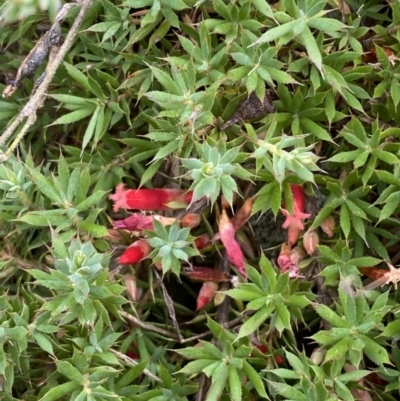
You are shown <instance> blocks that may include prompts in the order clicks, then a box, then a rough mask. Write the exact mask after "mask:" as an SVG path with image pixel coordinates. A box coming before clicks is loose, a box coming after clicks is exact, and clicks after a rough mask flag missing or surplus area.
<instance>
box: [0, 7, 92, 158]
mask: <svg viewBox="0 0 400 401" xmlns="http://www.w3.org/2000/svg"><path fill="white" fill-rule="evenodd" d="M93 1H94V0H83V1H81V2H80V3H68V6H69V7H68V8H67V9H68V10H69V8H71V6H80V7H81V9H80V11H79V14H78V16H77V17H76V19H75V21H74V23H73V25H72V27H71V29H70V31H69V32H68V35H67V37H66V38H65V42H64V43H63V44H62V46H61V47H60V50H59V51H58V53H57V55H56V56H55V57H54V59H53V60H52V61H51V62H49V63H48V65H47V68H46V75H45V77H44V79H43V81H42V82H41V83H40V85H39V86H38V88H37V90H36V92H35V93H34V94H33V95H32V97H31V98H30V99H29V101H28V103H27V104H26V105H25V106H24V108H23V109H22V110H21V112H20V113H19V114H18V115H17V116H16V117H15V119H14V120H13V121H12V123H11V124H10V125H9V126H8V127H7V128H6V130H5V131H4V132H3V134H2V135H1V136H0V146H1V145H3V144H4V143H5V142H6V141H7V140H8V138H10V136H11V135H12V134H13V133H14V132H15V130H16V129H17V128H18V127H19V125H20V124H21V123H22V121H23V120H24V119H25V118H27V117H29V118H28V120H27V121H26V123H25V125H24V127H23V129H22V130H21V132H20V133H19V135H18V136H17V137H16V138H15V140H14V141H13V143H12V144H11V146H10V147H9V148H8V150H7V151H6V152H5V153H0V162H2V161H6V160H7V159H8V158H9V157H10V156H11V154H12V152H13V150H14V149H15V148H16V147H17V146H18V144H19V142H20V141H21V140H22V138H23V137H24V135H25V134H26V132H27V131H28V129H29V128H30V127H31V126H32V125H33V124H34V123H35V121H36V113H37V110H39V109H40V108H41V107H43V104H44V101H45V99H46V92H47V90H48V88H49V85H50V83H51V81H52V80H53V78H54V76H55V74H56V72H57V70H58V68H59V67H60V65H61V63H62V62H63V60H64V57H65V56H66V54H67V53H68V51H69V50H70V48H71V46H72V44H73V42H74V39H75V37H76V36H77V34H78V31H79V28H80V26H81V24H82V22H83V19H84V18H85V15H86V12H87V10H88V9H89V8H90V6H91V5H92V3H93ZM61 12H62V16H61V17H65V10H64V11H63V10H62V11H60V13H61ZM57 17H58V16H57ZM58 18H60V17H58ZM60 19H62V18H60ZM56 23H58V21H57V22H56Z"/></svg>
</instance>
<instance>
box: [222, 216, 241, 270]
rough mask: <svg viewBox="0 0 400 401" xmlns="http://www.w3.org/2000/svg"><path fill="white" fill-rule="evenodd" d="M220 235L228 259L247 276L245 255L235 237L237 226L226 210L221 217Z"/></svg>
mask: <svg viewBox="0 0 400 401" xmlns="http://www.w3.org/2000/svg"><path fill="white" fill-rule="evenodd" d="M219 237H220V239H221V241H222V243H223V244H224V246H225V249H226V255H227V257H228V260H229V261H230V262H231V263H232V264H233V265H234V266H235V267H237V269H238V270H239V273H240V274H242V275H243V276H245V277H247V273H246V270H245V265H244V255H243V252H242V249H241V248H240V245H239V244H238V242H237V241H236V239H235V228H234V227H233V225H232V223H231V221H230V220H229V217H228V215H227V214H226V212H225V210H223V211H222V214H221V217H220V219H219Z"/></svg>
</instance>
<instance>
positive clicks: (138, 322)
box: [119, 311, 179, 340]
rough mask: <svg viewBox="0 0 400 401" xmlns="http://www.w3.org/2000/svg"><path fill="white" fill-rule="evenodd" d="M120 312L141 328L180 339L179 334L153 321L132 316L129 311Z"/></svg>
mask: <svg viewBox="0 0 400 401" xmlns="http://www.w3.org/2000/svg"><path fill="white" fill-rule="evenodd" d="M119 314H120V315H121V316H122V317H124V318H125V319H127V320H129V321H130V322H132V323H133V324H135V325H136V326H138V327H140V328H141V329H144V330H148V331H153V332H154V333H158V334H161V335H162V336H166V337H170V338H173V339H174V340H179V336H178V335H177V334H175V333H171V332H170V331H167V330H164V329H161V328H159V327H157V326H154V325H153V324H151V323H145V322H142V321H141V320H140V319H138V318H136V317H135V316H132V315H131V314H129V313H127V312H123V311H122V312H120V313H119Z"/></svg>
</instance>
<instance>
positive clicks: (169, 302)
mask: <svg viewBox="0 0 400 401" xmlns="http://www.w3.org/2000/svg"><path fill="white" fill-rule="evenodd" d="M153 271H154V274H155V276H156V277H157V280H158V282H159V283H160V287H161V289H162V292H163V294H164V301H165V305H166V306H167V309H168V313H169V315H170V316H171V319H172V322H173V324H174V327H175V330H176V332H177V333H178V337H179V341H180V342H182V341H183V337H182V335H181V331H180V329H179V324H178V321H177V320H176V314H175V308H174V302H173V301H172V299H171V297H170V296H169V294H168V291H167V289H166V288H165V285H164V283H163V281H162V279H161V277H160V275H159V274H158V271H157V269H156V268H154V269H153Z"/></svg>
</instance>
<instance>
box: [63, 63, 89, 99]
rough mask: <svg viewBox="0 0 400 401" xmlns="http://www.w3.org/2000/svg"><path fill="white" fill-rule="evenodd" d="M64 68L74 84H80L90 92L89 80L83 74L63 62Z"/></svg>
mask: <svg viewBox="0 0 400 401" xmlns="http://www.w3.org/2000/svg"><path fill="white" fill-rule="evenodd" d="M64 67H65V68H66V69H67V72H68V74H69V75H70V76H71V78H72V79H73V80H74V81H75V82H77V83H78V84H81V85H82V86H83V87H84V88H85V89H87V90H88V91H89V92H91V87H90V85H89V80H88V78H87V76H86V75H85V74H84V73H83V72H81V71H80V70H78V69H77V68H76V67H74V66H73V65H71V64H68V63H67V62H65V61H64Z"/></svg>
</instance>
